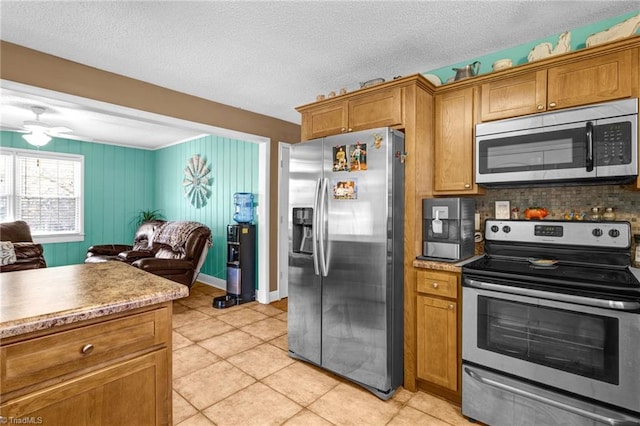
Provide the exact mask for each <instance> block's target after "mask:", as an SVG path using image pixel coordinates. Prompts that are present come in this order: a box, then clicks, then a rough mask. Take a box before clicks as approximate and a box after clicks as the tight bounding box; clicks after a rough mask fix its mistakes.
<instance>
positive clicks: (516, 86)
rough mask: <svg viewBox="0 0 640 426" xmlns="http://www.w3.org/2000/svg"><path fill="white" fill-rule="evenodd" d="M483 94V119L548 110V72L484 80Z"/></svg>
mask: <svg viewBox="0 0 640 426" xmlns="http://www.w3.org/2000/svg"><path fill="white" fill-rule="evenodd" d="M480 93H481V95H480V96H481V100H480V104H481V113H480V115H481V119H482V121H491V120H498V119H501V118H507V117H515V116H519V115H527V114H533V113H536V112H541V111H545V110H546V108H545V105H546V102H547V71H537V72H531V73H528V74H521V75H518V76H515V77H511V78H505V79H502V80H498V81H492V82H489V83H485V84H483V85H482V88H481V91H480Z"/></svg>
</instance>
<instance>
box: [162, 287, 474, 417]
mask: <svg viewBox="0 0 640 426" xmlns="http://www.w3.org/2000/svg"><path fill="white" fill-rule="evenodd" d="M223 294H224V292H223V291H221V290H218V289H215V288H213V287H210V286H207V285H204V284H202V283H196V284H195V285H194V287H193V288H192V289H191V294H190V295H189V297H187V298H184V299H180V300H177V301H175V302H174V305H173V309H174V312H173V422H174V425H180V426H195V425H207V426H208V425H220V426H230V425H242V426H244V425H282V424H284V425H288V426H295V425H305V426H307V425H308V426H313V425H367V426H369V425H371V426H374V425H393V426H396V425H412V426H413V425H444V426H446V425H469V424H470V423H469V422H468V421H467V420H466V419H465V418H464V417H463V416H462V414H461V413H460V409H459V408H458V407H456V406H455V405H452V404H449V403H448V402H446V401H444V400H441V399H439V398H436V397H433V396H431V395H428V394H426V393H423V392H416V393H412V392H409V391H407V390H405V389H403V388H400V389H399V390H398V391H397V392H396V394H395V395H394V396H393V398H391V399H390V400H389V401H382V400H380V399H378V398H376V397H375V396H373V395H372V394H371V393H369V392H368V391H366V390H363V389H362V388H360V387H359V386H356V385H354V384H352V383H350V382H348V381H346V380H343V379H341V378H339V377H337V376H335V375H333V374H331V373H328V372H326V371H324V370H321V369H319V368H316V367H313V366H311V365H309V364H307V363H304V362H301V361H298V360H294V359H292V358H290V357H289V356H288V354H287V311H286V309H287V304H286V301H280V302H274V303H272V304H270V305H262V304H259V303H257V302H251V303H246V304H243V305H239V306H234V307H232V308H227V309H215V308H213V307H212V306H211V303H212V298H213V297H214V296H220V295H223Z"/></svg>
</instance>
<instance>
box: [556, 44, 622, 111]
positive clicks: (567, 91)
mask: <svg viewBox="0 0 640 426" xmlns="http://www.w3.org/2000/svg"><path fill="white" fill-rule="evenodd" d="M631 63H632V56H631V50H626V51H622V52H615V53H610V54H608V55H603V56H598V57H596V58H591V59H585V60H582V61H578V62H572V63H568V64H566V65H561V66H557V67H553V68H549V71H548V76H547V79H548V83H547V84H548V88H547V102H548V103H547V106H548V109H558V108H567V107H572V106H577V105H586V104H591V103H597V102H604V101H608V100H612V99H619V98H625V97H629V96H631V94H632V90H631V75H632V72H631Z"/></svg>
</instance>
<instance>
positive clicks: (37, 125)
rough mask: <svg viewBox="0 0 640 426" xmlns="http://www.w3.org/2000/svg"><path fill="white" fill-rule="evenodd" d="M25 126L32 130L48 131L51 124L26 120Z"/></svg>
mask: <svg viewBox="0 0 640 426" xmlns="http://www.w3.org/2000/svg"><path fill="white" fill-rule="evenodd" d="M23 127H24V128H25V129H27V130H28V131H30V132H41V133H42V132H46V131H48V130H49V129H50V128H51V126H49V125H48V124H47V123H43V122H41V121H25V122H24V124H23Z"/></svg>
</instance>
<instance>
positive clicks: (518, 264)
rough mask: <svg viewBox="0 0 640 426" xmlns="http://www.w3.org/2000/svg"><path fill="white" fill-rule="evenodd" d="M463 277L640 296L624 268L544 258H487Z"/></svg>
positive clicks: (637, 284) (465, 268)
mask: <svg viewBox="0 0 640 426" xmlns="http://www.w3.org/2000/svg"><path fill="white" fill-rule="evenodd" d="M462 271H463V273H467V274H476V275H481V276H483V277H485V278H486V277H489V278H490V277H493V278H498V279H500V280H501V281H502V280H508V281H509V282H510V283H512V285H521V286H526V285H527V284H528V285H536V286H544V287H553V288H557V289H558V290H560V289H561V288H565V289H569V288H573V289H585V290H593V291H605V292H607V293H615V294H626V295H629V296H640V282H639V281H638V279H637V278H636V277H635V276H634V275H633V274H632V273H631V271H630V269H629V268H628V267H627V268H623V267H615V268H605V267H601V266H596V267H594V266H589V265H582V264H573V263H563V262H562V261H561V260H559V261H555V260H552V259H543V258H536V257H532V258H506V257H491V256H485V257H482V258H480V259H477V260H475V261H473V262H471V263H468V264H466V265H464V266H463V268H462Z"/></svg>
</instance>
